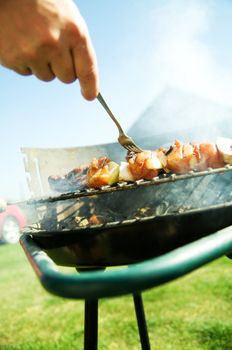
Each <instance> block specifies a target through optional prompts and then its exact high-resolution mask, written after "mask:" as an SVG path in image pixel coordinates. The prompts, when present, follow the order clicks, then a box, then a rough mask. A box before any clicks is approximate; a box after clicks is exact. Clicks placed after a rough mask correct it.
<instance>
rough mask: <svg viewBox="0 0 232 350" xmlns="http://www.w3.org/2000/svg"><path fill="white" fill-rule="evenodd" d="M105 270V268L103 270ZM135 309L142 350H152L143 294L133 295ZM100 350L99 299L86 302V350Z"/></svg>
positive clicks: (79, 270) (92, 269)
mask: <svg viewBox="0 0 232 350" xmlns="http://www.w3.org/2000/svg"><path fill="white" fill-rule="evenodd" d="M87 270H88V271H96V270H99V268H91V269H90V268H88V269H86V268H84V269H81V268H78V269H77V271H78V272H84V271H87ZM102 270H104V268H102ZM133 301H134V308H135V314H136V319H137V325H138V330H139V336H140V342H141V348H142V350H150V349H151V347H150V341H149V335H148V330H147V322H146V317H145V312H144V306H143V298H142V294H141V293H134V294H133ZM97 349H98V299H93V300H85V319H84V350H97Z"/></svg>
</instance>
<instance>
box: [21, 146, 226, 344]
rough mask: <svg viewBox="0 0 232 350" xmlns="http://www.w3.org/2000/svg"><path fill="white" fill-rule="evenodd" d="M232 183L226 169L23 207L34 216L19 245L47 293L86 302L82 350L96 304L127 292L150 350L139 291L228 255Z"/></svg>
mask: <svg viewBox="0 0 232 350" xmlns="http://www.w3.org/2000/svg"><path fill="white" fill-rule="evenodd" d="M33 152H34V153H33V154H35V151H33ZM79 152H80V150H79ZM231 181H232V166H231V165H227V166H225V167H224V168H220V169H207V170H206V171H201V172H190V173H187V174H184V175H175V174H167V175H162V176H160V177H157V178H154V179H153V180H150V181H143V180H141V181H137V182H135V183H119V184H117V185H115V186H105V187H102V188H100V189H97V190H94V189H81V190H77V191H75V189H74V188H70V192H68V193H63V194H57V193H56V194H53V195H46V196H42V197H40V198H38V197H37V198H32V199H30V200H28V202H27V205H28V206H29V207H31V208H32V207H33V209H35V211H36V212H37V214H38V215H37V217H36V220H35V221H34V222H31V223H30V226H28V227H27V228H26V229H25V230H24V234H23V236H22V238H21V244H22V246H23V248H24V250H25V252H26V255H27V257H28V258H29V261H30V262H31V264H32V266H33V268H34V270H35V272H36V274H37V275H38V277H39V279H40V281H41V283H42V285H43V286H44V287H45V288H46V289H47V290H48V291H49V292H51V293H54V294H56V295H59V296H62V297H66V298H77V299H84V300H85V350H89V349H91V350H93V349H97V301H98V299H99V298H103V297H108V296H117V295H122V294H127V293H132V294H133V297H134V303H135V310H136V315H137V321H138V327H139V333H140V339H141V344H142V349H143V350H146V349H150V346H149V338H148V332H147V327H146V320H145V315H144V310H143V303H142V296H141V292H142V291H143V290H145V289H147V288H151V287H154V286H157V285H160V284H162V283H165V282H167V281H170V280H172V279H174V278H177V277H179V276H182V275H184V274H186V273H188V272H190V271H192V270H194V269H195V268H198V267H200V266H202V265H203V264H205V263H207V262H209V261H212V260H213V259H216V258H218V257H220V256H222V255H225V254H226V255H229V254H230V251H231V250H232V227H231V225H232V191H231V190H230V184H231ZM93 217H94V218H95V219H96V218H97V221H96V220H93ZM62 265H63V266H72V267H75V268H76V269H77V271H78V272H79V273H78V274H75V275H74V274H64V273H62V272H59V271H58V270H57V269H58V267H57V266H62ZM125 265H127V266H128V267H127V268H125ZM109 266H118V267H119V268H118V269H116V270H115V269H113V270H106V271H105V269H106V267H109ZM93 270H94V271H93Z"/></svg>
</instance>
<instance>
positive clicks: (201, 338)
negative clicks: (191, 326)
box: [194, 322, 232, 350]
mask: <svg viewBox="0 0 232 350" xmlns="http://www.w3.org/2000/svg"><path fill="white" fill-rule="evenodd" d="M194 332H195V333H196V336H197V339H198V342H199V344H201V345H203V346H205V347H206V349H207V350H231V349H232V329H231V324H226V323H220V322H213V323H207V324H203V325H201V328H197V329H195V330H194Z"/></svg>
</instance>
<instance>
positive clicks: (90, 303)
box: [20, 226, 232, 350]
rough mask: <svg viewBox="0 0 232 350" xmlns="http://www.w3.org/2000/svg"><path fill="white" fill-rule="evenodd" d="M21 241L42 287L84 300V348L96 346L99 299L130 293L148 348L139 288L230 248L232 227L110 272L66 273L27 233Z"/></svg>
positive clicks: (171, 277)
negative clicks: (60, 269)
mask: <svg viewBox="0 0 232 350" xmlns="http://www.w3.org/2000/svg"><path fill="white" fill-rule="evenodd" d="M20 243H21V245H22V247H23V249H24V251H25V254H26V255H27V258H28V260H29V262H30V263H31V265H32V267H33V269H34V271H35V273H36V274H37V276H38V278H39V280H40V282H41V284H42V285H43V287H44V288H45V289H46V290H47V291H48V292H50V293H52V294H55V295H58V296H60V297H64V298H71V299H84V300H85V339H84V341H85V344H84V345H85V350H90V349H91V350H96V349H97V340H98V339H97V326H98V299H99V298H105V297H113V296H120V295H125V294H133V296H134V304H135V311H136V316H137V322H138V327H139V333H140V339H141V344H142V349H143V350H150V345H149V338H148V333H147V326H146V320H145V315H144V309H143V303H142V297H141V294H140V293H141V291H142V290H146V289H148V288H152V287H155V286H159V285H162V284H164V283H166V282H169V281H172V280H174V279H176V278H178V277H181V276H184V275H185V274H187V273H189V272H191V271H193V270H195V269H197V268H199V267H200V266H203V265H205V264H207V263H209V262H211V261H213V260H215V259H217V258H219V257H221V256H223V255H228V256H229V255H230V254H231V251H232V226H229V227H227V228H226V229H223V230H220V231H218V232H216V233H214V234H211V235H209V236H207V237H204V238H202V239H199V240H198V241H195V242H193V243H190V244H187V245H185V246H183V247H181V248H178V249H175V250H173V251H171V252H169V253H166V254H164V255H162V256H159V257H156V258H153V259H149V260H146V261H143V262H141V263H137V264H132V265H129V266H128V268H126V269H125V268H124V269H117V270H109V271H105V272H104V271H99V270H97V271H87V272H83V273H80V274H78V275H77V274H75V275H74V274H65V273H62V272H60V271H59V270H58V268H57V266H56V265H55V263H54V262H53V260H51V258H49V257H48V255H47V254H46V253H45V252H44V251H43V250H42V249H41V248H40V247H39V246H38V245H37V244H36V243H35V242H34V240H33V238H32V237H31V236H28V235H25V234H24V235H22V237H21V239H20Z"/></svg>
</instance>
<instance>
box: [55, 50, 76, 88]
mask: <svg viewBox="0 0 232 350" xmlns="http://www.w3.org/2000/svg"><path fill="white" fill-rule="evenodd" d="M51 67H52V71H53V73H54V74H55V76H56V77H57V78H58V79H59V80H60V81H62V82H63V83H66V84H69V83H72V82H74V81H75V80H76V79H77V76H76V72H75V67H74V64H73V59H72V52H71V50H68V49H66V50H62V52H60V53H59V54H58V55H56V57H54V58H53V59H52V61H51Z"/></svg>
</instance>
